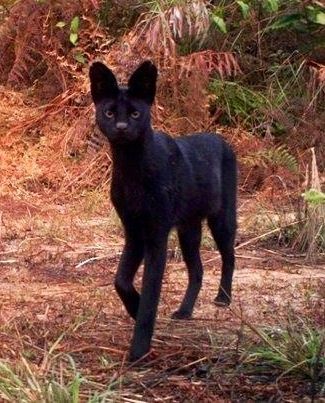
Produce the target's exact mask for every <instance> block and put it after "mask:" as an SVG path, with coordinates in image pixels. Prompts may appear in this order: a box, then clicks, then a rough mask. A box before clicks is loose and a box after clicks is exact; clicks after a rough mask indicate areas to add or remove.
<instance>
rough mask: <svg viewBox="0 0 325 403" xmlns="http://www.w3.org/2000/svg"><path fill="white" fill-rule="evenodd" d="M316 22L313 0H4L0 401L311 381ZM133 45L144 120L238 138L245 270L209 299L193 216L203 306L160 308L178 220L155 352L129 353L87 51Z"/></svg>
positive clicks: (285, 386)
mask: <svg viewBox="0 0 325 403" xmlns="http://www.w3.org/2000/svg"><path fill="white" fill-rule="evenodd" d="M324 25H325V9H324V7H323V6H322V4H321V2H319V1H307V2H301V1H294V0H290V1H286V2H284V1H280V0H272V1H271V0H265V1H248V0H247V1H223V2H213V1H211V2H207V1H203V0H197V1H195V2H190V1H185V0H177V1H176V0H163V1H157V0H152V1H132V2H128V1H120V2H117V1H114V0H102V1H100V0H83V1H72V0H71V1H69V2H63V1H60V0H58V1H50V0H43V1H36V0H24V1H12V0H11V1H10V0H9V1H8V0H7V1H2V2H0V85H1V86H0V173H1V174H0V178H1V182H0V267H1V274H0V287H1V291H0V292H1V294H2V298H1V303H0V345H1V353H0V397H1V399H4V400H7V401H14V402H16V401H17V402H21V401H25V402H34V401H42V402H78V401H89V402H102V401H117V402H119V401H121V402H131V401H132V402H140V401H148V402H149V401H184V399H188V400H190V401H192V400H193V401H195V399H199V400H200V401H207V402H208V401H211V402H213V401H216V399H225V400H227V401H233V400H234V401H237V400H243V399H244V400H245V399H250V398H252V399H256V400H259V399H260V400H265V401H269V400H270V401H295V400H297V399H298V400H299V399H302V398H306V399H311V400H313V401H316V399H318V398H321V397H322V396H324V393H325V378H324V377H325V373H324V371H325V369H324V368H325V361H324V343H325V342H324V337H325V336H324V328H325V326H324V325H325V323H324V315H323V312H324V297H325V296H324V281H325V278H324V277H325V276H324V249H325V213H324V209H325V207H324V205H325V204H324V203H325V201H324V198H325V196H324V178H325V176H324V175H325V171H324V169H325V163H324V157H323V156H324V152H325V134H324V127H325V109H324V105H325V102H324V101H325V96H324V92H325V90H324V88H325V87H324V83H325V50H324V37H325V36H324V33H325V31H324ZM146 58H150V59H152V60H153V61H154V62H155V63H156V64H157V66H158V68H159V84H158V92H157V100H156V102H155V105H154V106H153V124H154V127H155V128H157V129H159V130H163V131H166V132H168V133H169V134H171V135H172V136H180V135H186V133H189V132H197V131H198V132H200V131H211V132H220V133H221V134H222V135H223V136H224V137H225V138H226V139H227V141H229V142H230V143H231V144H232V145H233V147H234V148H235V150H236V153H237V155H238V159H239V165H240V182H239V206H238V210H239V232H238V239H237V251H236V254H237V262H238V263H237V266H238V267H237V269H238V274H237V277H236V280H235V295H236V293H237V297H236V298H235V301H234V304H233V306H232V307H231V308H230V309H226V310H223V311H216V310H215V309H214V308H213V306H212V304H211V301H212V299H213V293H214V291H215V290H214V288H215V287H213V285H214V284H217V281H216V279H215V278H214V277H215V276H216V275H218V272H219V270H217V269H216V268H215V265H218V264H219V257H218V254H217V252H216V250H215V247H214V245H213V242H212V239H211V238H210V237H209V235H208V234H207V231H204V236H203V240H202V254H203V261H204V265H205V266H206V278H205V285H204V286H205V288H203V290H204V291H202V294H203V295H202V297H201V299H200V301H199V306H198V309H197V313H196V318H195V320H194V321H192V322H191V323H189V324H186V323H184V324H183V323H180V322H175V321H171V320H169V319H168V317H169V313H170V311H171V308H172V307H173V306H174V305H175V303H177V301H178V299H179V294H180V293H181V292H180V290H182V289H183V288H184V287H185V285H184V284H185V281H186V278H185V273H184V268H183V265H182V262H181V257H180V252H179V248H178V243H177V239H176V237H175V234H172V235H171V238H170V245H169V258H170V259H169V264H168V267H167V274H166V281H165V283H164V287H165V288H164V293H163V294H164V295H163V300H162V303H161V305H162V306H161V311H160V314H159V320H158V325H157V326H158V327H157V331H156V336H155V340H154V350H153V353H152V354H153V356H152V360H151V361H150V363H146V364H145V363H144V364H143V365H142V366H141V367H140V368H137V369H136V368H133V367H129V366H128V365H127V363H126V362H125V358H126V356H125V351H126V350H127V346H128V335H129V332H130V329H131V327H132V323H131V321H130V320H129V319H128V318H127V316H126V314H125V312H124V311H123V310H122V308H121V306H120V305H121V304H120V303H119V301H118V299H117V296H116V295H115V293H114V291H113V287H112V284H113V280H112V279H113V275H114V271H115V268H116V265H117V262H118V258H119V255H120V252H121V247H122V244H123V234H122V229H121V225H120V223H119V221H118V218H117V215H116V213H115V212H114V210H113V208H112V206H111V203H110V200H109V196H108V195H109V184H110V174H111V159H110V150H109V147H108V145H107V143H106V141H105V139H104V138H103V137H102V135H101V134H100V132H99V130H98V128H97V127H96V125H95V122H94V109H93V106H92V104H91V98H90V94H89V81H88V67H89V64H90V63H91V62H92V61H94V60H98V59H99V60H102V61H104V62H105V63H107V64H108V65H109V66H110V67H111V68H112V69H113V70H114V72H116V74H117V75H118V76H119V77H121V78H122V80H125V79H126V77H128V75H129V73H130V72H131V71H132V70H133V69H134V68H135V67H136V66H137V65H138V63H140V62H141V61H142V60H143V59H146ZM137 281H139V279H138V280H137ZM137 284H139V283H137ZM257 300H258V301H259V303H258V304H256V301H257ZM257 305H258V306H257ZM191 399H192V400H191Z"/></svg>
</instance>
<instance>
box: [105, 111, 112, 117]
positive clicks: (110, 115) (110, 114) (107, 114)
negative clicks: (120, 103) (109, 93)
mask: <svg viewBox="0 0 325 403" xmlns="http://www.w3.org/2000/svg"><path fill="white" fill-rule="evenodd" d="M105 116H106V117H108V119H112V117H113V116H114V113H113V112H112V111H110V110H108V111H105Z"/></svg>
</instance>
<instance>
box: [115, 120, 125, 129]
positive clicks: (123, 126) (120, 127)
mask: <svg viewBox="0 0 325 403" xmlns="http://www.w3.org/2000/svg"><path fill="white" fill-rule="evenodd" d="M127 127H128V124H127V122H117V123H116V128H117V129H118V130H126V129H127Z"/></svg>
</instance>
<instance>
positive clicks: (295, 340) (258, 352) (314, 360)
mask: <svg viewBox="0 0 325 403" xmlns="http://www.w3.org/2000/svg"><path fill="white" fill-rule="evenodd" d="M249 327H250V329H251V330H252V331H253V332H254V333H255V335H257V336H258V339H259V340H258V342H257V344H254V345H253V346H252V347H250V348H248V349H247V350H244V353H243V356H242V358H243V360H242V363H243V364H242V365H243V367H246V368H250V369H251V370H253V371H254V372H265V371H268V370H269V371H270V370H271V371H274V372H275V373H276V374H280V375H277V382H278V381H279V380H280V379H281V378H283V377H284V376H289V375H291V376H295V377H297V376H299V377H300V378H301V379H305V380H308V381H309V382H310V383H311V385H312V390H313V391H314V393H320V394H322V393H324V392H325V355H324V354H325V331H324V329H322V330H320V329H316V328H314V327H312V326H310V325H309V324H308V323H307V322H306V321H304V320H302V319H300V318H295V322H293V321H292V320H290V319H289V320H288V322H287V324H286V327H284V328H282V327H268V328H264V329H258V328H256V327H254V326H252V325H250V326H249Z"/></svg>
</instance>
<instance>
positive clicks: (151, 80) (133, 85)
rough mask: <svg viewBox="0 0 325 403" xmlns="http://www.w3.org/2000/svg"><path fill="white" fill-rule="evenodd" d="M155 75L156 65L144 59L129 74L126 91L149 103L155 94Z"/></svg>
mask: <svg viewBox="0 0 325 403" xmlns="http://www.w3.org/2000/svg"><path fill="white" fill-rule="evenodd" d="M157 75H158V72H157V68H156V66H155V65H154V64H153V63H151V62H150V61H149V60H146V61H145V62H143V63H142V64H141V65H140V66H139V67H138V68H137V69H136V70H135V72H134V73H133V74H132V75H131V77H130V79H129V82H128V93H129V94H130V95H131V96H132V97H135V98H139V99H142V100H144V101H145V102H147V103H148V104H149V105H151V104H152V103H153V101H154V99H155V95H156V82H157Z"/></svg>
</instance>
